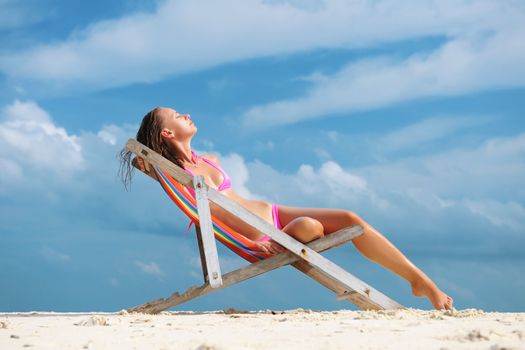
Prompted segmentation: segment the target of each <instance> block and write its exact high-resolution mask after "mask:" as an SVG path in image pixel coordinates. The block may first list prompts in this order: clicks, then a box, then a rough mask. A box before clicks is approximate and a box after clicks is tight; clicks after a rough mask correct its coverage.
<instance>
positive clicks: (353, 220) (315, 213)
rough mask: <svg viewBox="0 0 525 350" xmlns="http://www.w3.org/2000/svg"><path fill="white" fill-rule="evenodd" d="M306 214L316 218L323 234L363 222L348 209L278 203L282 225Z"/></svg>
mask: <svg viewBox="0 0 525 350" xmlns="http://www.w3.org/2000/svg"><path fill="white" fill-rule="evenodd" d="M301 216H307V217H310V218H312V219H316V220H318V221H319V222H321V224H322V225H323V227H324V234H325V235H326V234H330V233H332V232H335V231H337V230H340V229H342V228H345V227H348V226H351V225H357V224H363V221H362V220H361V218H359V216H357V215H356V214H355V213H353V212H352V211H349V210H344V209H334V208H301V207H288V206H285V205H279V220H280V221H281V225H282V226H283V227H284V226H286V225H287V224H288V223H289V222H291V221H292V220H294V219H295V218H298V217H301Z"/></svg>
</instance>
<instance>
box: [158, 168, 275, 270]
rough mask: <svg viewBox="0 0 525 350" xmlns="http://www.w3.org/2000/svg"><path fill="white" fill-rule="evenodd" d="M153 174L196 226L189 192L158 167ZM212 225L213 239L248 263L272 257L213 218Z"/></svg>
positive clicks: (195, 206) (194, 203) (194, 208)
mask: <svg viewBox="0 0 525 350" xmlns="http://www.w3.org/2000/svg"><path fill="white" fill-rule="evenodd" d="M153 172H154V174H155V176H156V178H157V180H158V181H159V183H160V184H161V186H162V188H163V189H164V191H165V192H166V194H167V195H168V196H169V197H170V198H171V200H172V201H173V202H174V203H175V204H176V205H177V206H178V207H179V208H180V209H181V210H182V212H183V213H184V214H186V215H187V216H188V217H189V218H190V220H191V221H193V223H194V224H195V225H197V226H198V225H199V214H198V212H197V202H196V200H195V198H194V197H193V196H192V195H191V194H190V193H189V191H187V190H185V188H184V185H182V184H180V183H179V182H177V181H176V180H175V179H173V178H172V177H171V176H170V175H169V174H168V173H167V172H165V171H163V170H162V169H160V168H159V167H157V166H153ZM212 223H213V233H214V235H215V238H216V239H218V240H219V241H220V242H221V243H222V244H224V245H225V246H226V247H228V248H230V249H231V250H232V251H233V252H235V253H236V254H238V255H239V256H241V257H243V258H244V259H246V260H248V261H249V262H256V261H259V260H262V259H266V258H268V257H270V256H273V255H272V254H269V253H265V252H263V251H261V250H260V249H258V248H257V247H256V246H255V245H254V244H253V242H252V241H251V240H250V239H248V238H246V237H244V236H243V235H241V234H240V233H238V232H236V231H234V230H233V229H232V228H231V227H229V226H227V225H226V224H224V223H223V222H221V221H220V220H219V219H217V218H215V217H213V216H212Z"/></svg>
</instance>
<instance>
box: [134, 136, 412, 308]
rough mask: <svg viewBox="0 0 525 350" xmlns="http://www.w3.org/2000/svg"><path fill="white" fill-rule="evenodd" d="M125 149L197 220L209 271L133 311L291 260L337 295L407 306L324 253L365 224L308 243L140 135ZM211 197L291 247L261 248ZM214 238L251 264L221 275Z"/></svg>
mask: <svg viewBox="0 0 525 350" xmlns="http://www.w3.org/2000/svg"><path fill="white" fill-rule="evenodd" d="M126 149H127V150H129V151H131V152H133V153H135V154H136V155H137V157H140V159H141V160H143V161H144V162H143V164H144V165H145V169H140V167H138V166H137V162H136V160H137V158H135V159H134V161H133V165H134V166H135V167H137V168H139V169H140V170H142V171H143V172H144V173H146V174H147V175H149V176H150V177H152V178H153V179H155V180H157V181H159V183H160V184H161V186H162V188H163V189H164V190H165V191H166V193H167V194H168V195H169V197H170V198H171V199H172V200H173V202H174V203H175V204H176V205H177V206H178V207H179V208H180V209H181V210H182V211H183V212H184V213H185V214H186V215H187V216H188V217H189V218H190V219H191V220H192V221H193V222H194V223H195V229H196V233H197V242H198V245H199V252H200V257H201V263H202V271H203V277H204V284H203V285H201V286H192V287H191V288H190V289H188V290H187V291H186V292H184V293H183V294H182V295H181V294H179V293H177V292H175V293H173V294H172V295H171V296H169V297H168V298H166V299H164V298H160V299H156V300H153V301H150V302H147V303H145V304H142V305H138V306H135V307H132V308H130V309H128V312H142V313H159V312H160V311H162V310H166V309H168V308H171V307H174V306H176V305H179V304H182V303H184V302H186V301H189V300H192V299H195V298H197V297H199V296H202V295H205V294H208V293H211V292H213V291H216V290H219V289H222V288H225V287H227V286H230V285H233V284H236V283H239V282H242V281H244V280H247V279H249V278H252V277H255V276H257V275H260V274H263V273H265V272H268V271H271V270H274V269H276V268H279V267H281V266H284V265H288V264H290V265H292V266H293V267H295V268H296V269H298V270H300V271H301V272H303V273H305V274H306V275H307V276H309V277H311V278H312V279H314V280H315V281H317V282H319V283H320V284H322V285H323V286H325V287H327V288H328V289H330V290H332V291H334V292H335V293H336V294H337V296H336V299H338V300H348V301H350V302H352V303H353V304H355V305H356V306H358V307H360V308H362V309H364V310H383V309H403V308H405V307H404V306H402V305H400V304H398V303H397V302H395V301H393V300H392V299H390V298H389V297H387V296H386V295H384V294H382V293H381V292H379V291H377V290H375V289H374V288H372V287H371V286H369V285H367V284H366V283H364V282H363V281H361V280H359V279H358V278H357V277H355V276H353V275H352V274H350V273H349V272H347V271H346V270H344V269H342V268H341V267H339V266H338V265H336V264H334V263H333V262H332V261H330V260H328V259H326V258H325V257H323V256H322V255H320V254H319V252H322V251H324V250H327V249H331V248H334V247H337V246H340V245H342V244H345V243H348V242H349V241H350V240H352V239H353V238H355V237H357V236H359V235H360V234H362V233H363V228H362V227H361V226H359V225H356V226H351V227H347V228H344V229H342V230H339V231H337V232H334V233H331V234H329V235H327V236H325V237H322V238H320V239H317V240H315V241H312V242H310V243H308V244H303V243H301V242H299V241H297V240H296V239H294V238H293V237H291V236H289V235H288V234H286V233H285V232H282V231H280V230H278V229H276V228H275V227H274V226H273V225H271V224H270V223H268V222H266V221H265V220H263V219H262V218H260V217H259V216H257V215H255V214H253V213H252V212H250V211H249V210H247V209H245V208H244V207H242V206H240V205H239V204H237V203H236V202H234V201H233V200H231V199H229V198H228V197H226V196H224V195H223V194H222V193H220V192H218V191H217V190H215V189H213V188H211V187H209V186H207V185H206V183H205V182H204V180H203V177H202V176H192V175H190V174H188V173H187V172H186V171H184V170H183V169H182V168H180V167H179V166H177V165H175V164H173V163H172V162H170V161H169V160H167V159H166V158H164V157H162V156H161V155H159V154H157V153H156V152H154V151H153V150H151V149H149V148H148V147H146V146H144V145H142V144H141V143H139V142H138V141H136V140H134V139H129V140H128V142H127V144H126ZM185 186H191V188H193V189H194V191H195V197H193V196H192V195H190V192H189V191H188V190H187V189H186V188H185ZM209 201H212V202H214V203H216V204H217V205H219V206H220V207H222V208H223V209H225V210H227V211H228V212H230V213H231V214H233V215H236V216H237V217H239V218H240V219H241V220H243V221H244V222H246V223H247V224H249V225H250V226H252V227H254V228H256V229H257V230H259V231H261V232H263V233H265V234H267V235H269V236H270V237H271V238H272V239H273V240H274V241H276V242H278V243H279V244H281V245H282V246H283V247H285V248H286V249H288V251H286V252H283V253H280V254H276V255H272V254H268V253H265V252H263V251H260V250H258V249H257V247H256V246H255V245H254V244H253V242H252V241H251V240H249V239H247V238H246V237H244V236H243V235H241V234H240V233H238V232H236V231H234V230H233V229H232V228H230V227H228V226H227V225H225V224H224V223H223V222H221V221H220V220H219V219H217V218H214V217H212V216H211V213H210V207H209ZM215 238H216V239H218V240H219V241H220V242H221V243H223V244H224V245H226V246H227V247H228V248H230V249H231V250H232V251H234V252H235V253H236V254H238V255H240V256H241V257H243V258H244V259H246V260H248V261H249V262H250V263H251V264H249V265H247V266H245V267H243V268H240V269H237V270H235V271H232V272H229V273H226V274H224V275H222V274H221V270H220V265H219V258H218V253H217V247H216V245H215ZM210 276H211V278H210Z"/></svg>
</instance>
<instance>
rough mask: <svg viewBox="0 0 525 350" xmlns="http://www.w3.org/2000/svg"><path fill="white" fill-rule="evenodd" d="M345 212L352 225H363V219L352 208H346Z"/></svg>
mask: <svg viewBox="0 0 525 350" xmlns="http://www.w3.org/2000/svg"><path fill="white" fill-rule="evenodd" d="M343 214H344V217H345V219H346V220H348V223H349V224H350V225H362V224H363V223H364V221H363V219H361V217H360V216H359V215H357V214H356V213H354V212H353V211H351V210H345V211H344V213H343Z"/></svg>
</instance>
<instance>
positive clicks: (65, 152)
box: [0, 101, 85, 177]
mask: <svg viewBox="0 0 525 350" xmlns="http://www.w3.org/2000/svg"><path fill="white" fill-rule="evenodd" d="M0 159H2V163H4V164H6V165H7V169H8V170H7V171H8V173H11V175H13V176H17V175H19V174H20V172H21V169H26V170H32V169H34V170H37V171H41V170H43V169H46V170H48V171H50V172H51V173H53V174H54V175H55V176H58V177H62V176H65V175H67V174H70V173H73V172H75V171H77V170H81V169H83V168H84V166H85V164H84V157H83V153H82V147H81V146H80V143H79V140H78V137H77V136H76V135H69V134H68V133H67V131H66V130H65V129H64V128H61V127H57V126H56V125H55V124H54V123H53V121H52V119H51V117H50V116H49V114H48V113H47V112H46V111H44V110H43V109H42V108H40V107H39V106H38V105H37V104H35V103H34V102H31V101H28V102H21V101H15V102H14V103H13V104H11V105H9V106H7V107H5V108H4V109H3V110H2V115H1V117H0ZM4 176H5V175H4Z"/></svg>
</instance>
